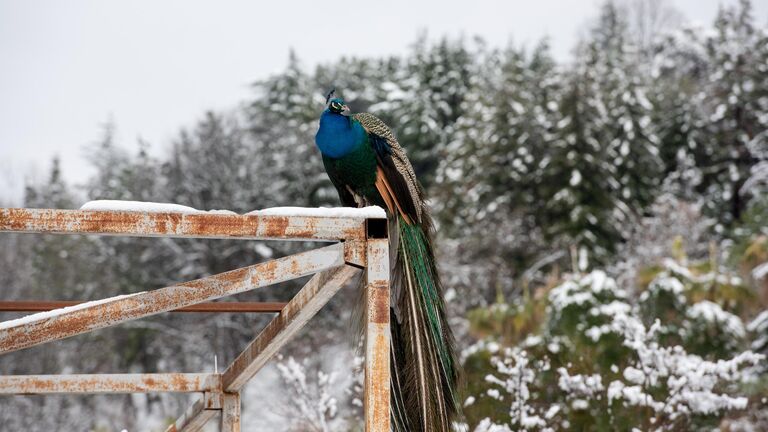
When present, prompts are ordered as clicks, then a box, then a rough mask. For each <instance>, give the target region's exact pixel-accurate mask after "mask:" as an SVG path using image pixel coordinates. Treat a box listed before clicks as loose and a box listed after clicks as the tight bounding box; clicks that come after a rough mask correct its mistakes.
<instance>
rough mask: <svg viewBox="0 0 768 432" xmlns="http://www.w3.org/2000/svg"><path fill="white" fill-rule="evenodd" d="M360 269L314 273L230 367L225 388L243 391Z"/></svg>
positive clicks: (352, 268) (225, 379) (224, 375)
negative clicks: (257, 373) (260, 370)
mask: <svg viewBox="0 0 768 432" xmlns="http://www.w3.org/2000/svg"><path fill="white" fill-rule="evenodd" d="M358 271H359V269H357V268H355V267H351V266H344V267H341V268H338V269H334V270H327V271H324V272H322V273H319V274H316V275H315V276H313V277H312V279H310V280H309V282H307V284H306V285H304V288H302V289H301V291H299V292H298V293H297V294H296V296H294V297H293V299H291V301H290V302H288V304H287V305H286V306H285V308H283V311H282V312H280V314H279V315H278V316H276V317H275V318H274V319H273V320H272V321H270V323H269V324H268V325H267V326H266V327H265V328H264V330H262V331H261V333H259V335H258V336H256V338H255V339H254V340H253V341H251V343H250V344H248V346H247V347H246V348H245V350H244V351H243V352H242V353H241V354H240V355H239V356H238V357H237V358H236V359H235V361H234V362H232V364H231V365H230V366H229V368H227V370H226V371H225V372H224V374H223V375H222V377H223V378H222V380H223V388H224V391H229V392H236V391H240V390H241V389H242V388H243V386H244V385H245V384H246V383H247V382H248V380H250V379H251V378H252V377H253V376H254V375H255V374H256V372H258V371H259V369H261V368H262V367H263V366H264V365H265V364H266V363H267V362H268V361H269V359H270V358H272V356H274V355H275V354H276V353H277V352H278V351H279V350H280V348H282V347H283V345H285V344H286V342H288V340H289V339H290V338H291V337H292V336H293V335H294V334H296V332H298V331H299V330H300V329H301V328H302V327H304V325H305V324H306V323H307V321H309V320H310V318H312V317H313V316H315V314H316V313H317V311H319V310H320V308H322V307H323V306H324V305H325V304H326V303H327V302H328V300H330V299H331V297H333V295H334V294H336V292H337V291H338V290H339V289H340V288H341V287H342V286H343V285H344V283H345V282H347V281H348V280H349V279H350V278H351V277H352V276H354V275H355V274H356V273H357V272H358Z"/></svg>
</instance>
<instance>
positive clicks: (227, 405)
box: [219, 393, 240, 432]
mask: <svg viewBox="0 0 768 432" xmlns="http://www.w3.org/2000/svg"><path fill="white" fill-rule="evenodd" d="M221 402H222V404H221V428H219V430H220V431H221V432H240V393H223V394H222V395H221Z"/></svg>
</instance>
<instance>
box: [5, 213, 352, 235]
mask: <svg viewBox="0 0 768 432" xmlns="http://www.w3.org/2000/svg"><path fill="white" fill-rule="evenodd" d="M365 220H366V219H365V218H350V217H327V216H273V215H248V216H245V215H230V214H214V213H200V214H195V213H193V214H184V213H146V212H133V211H92V210H55V209H25V208H0V231H10V232H28V233H56V234H106V235H122V236H140V237H156V236H163V237H195V238H229V239H251V240H263V239H273V240H278V239H288V240H329V241H338V240H351V239H361V238H365Z"/></svg>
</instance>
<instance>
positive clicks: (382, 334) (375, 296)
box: [363, 238, 390, 432]
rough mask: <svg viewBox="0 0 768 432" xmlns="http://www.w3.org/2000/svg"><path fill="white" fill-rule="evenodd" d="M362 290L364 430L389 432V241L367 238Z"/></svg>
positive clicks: (368, 431)
mask: <svg viewBox="0 0 768 432" xmlns="http://www.w3.org/2000/svg"><path fill="white" fill-rule="evenodd" d="M366 268H367V273H366V274H367V281H366V287H365V295H366V310H365V312H366V313H365V321H366V331H365V383H364V385H365V389H364V398H365V401H364V402H363V404H364V409H365V430H366V432H389V427H390V418H389V410H390V406H389V344H390V333H389V241H388V240H387V239H386V238H384V239H368V253H367V266H366Z"/></svg>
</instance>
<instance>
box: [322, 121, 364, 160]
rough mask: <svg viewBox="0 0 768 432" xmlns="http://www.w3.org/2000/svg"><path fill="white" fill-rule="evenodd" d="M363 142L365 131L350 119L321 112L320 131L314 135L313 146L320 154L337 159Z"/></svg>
mask: <svg viewBox="0 0 768 432" xmlns="http://www.w3.org/2000/svg"><path fill="white" fill-rule="evenodd" d="M364 142H365V129H363V126H362V125H361V124H360V123H359V122H356V121H353V120H352V119H351V118H350V117H346V116H343V115H341V114H336V113H332V112H330V111H328V110H325V111H323V114H322V115H321V116H320V129H318V130H317V134H316V135H315V144H317V147H318V148H319V149H320V153H322V154H323V155H325V156H328V157H331V158H334V159H338V158H341V157H344V156H346V155H348V154H350V153H352V151H354V150H355V149H357V148H358V147H359V146H360V145H361V144H362V143H364Z"/></svg>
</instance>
